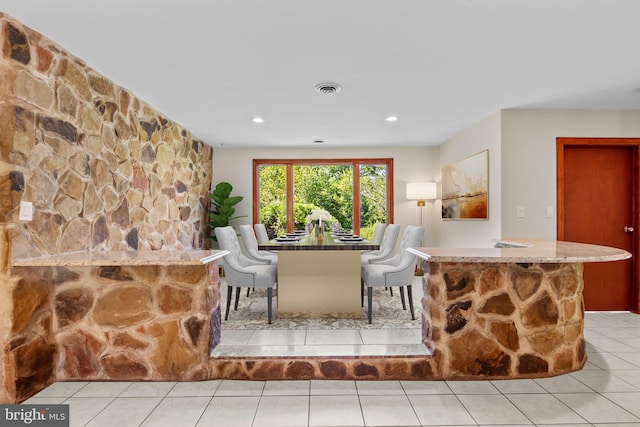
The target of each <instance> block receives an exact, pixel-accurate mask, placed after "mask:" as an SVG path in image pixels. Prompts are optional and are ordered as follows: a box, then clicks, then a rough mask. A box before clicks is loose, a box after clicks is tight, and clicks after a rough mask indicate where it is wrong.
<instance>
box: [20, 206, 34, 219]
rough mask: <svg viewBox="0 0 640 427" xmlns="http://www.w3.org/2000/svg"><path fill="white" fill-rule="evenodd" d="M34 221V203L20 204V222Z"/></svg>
mask: <svg viewBox="0 0 640 427" xmlns="http://www.w3.org/2000/svg"><path fill="white" fill-rule="evenodd" d="M32 219H33V203H31V202H20V213H19V214H18V220H20V221H31V220H32Z"/></svg>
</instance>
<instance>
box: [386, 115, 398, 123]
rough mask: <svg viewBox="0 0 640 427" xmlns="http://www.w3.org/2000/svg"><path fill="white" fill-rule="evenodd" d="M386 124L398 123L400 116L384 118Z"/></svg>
mask: <svg viewBox="0 0 640 427" xmlns="http://www.w3.org/2000/svg"><path fill="white" fill-rule="evenodd" d="M384 121H385V122H397V121H398V116H387V117H385V118H384Z"/></svg>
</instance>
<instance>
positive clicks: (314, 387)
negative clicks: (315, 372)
mask: <svg viewBox="0 0 640 427" xmlns="http://www.w3.org/2000/svg"><path fill="white" fill-rule="evenodd" d="M311 395H312V396H325V395H328V396H336V395H354V396H357V395H358V389H357V388H356V382H355V381H351V380H335V381H332V380H312V381H311Z"/></svg>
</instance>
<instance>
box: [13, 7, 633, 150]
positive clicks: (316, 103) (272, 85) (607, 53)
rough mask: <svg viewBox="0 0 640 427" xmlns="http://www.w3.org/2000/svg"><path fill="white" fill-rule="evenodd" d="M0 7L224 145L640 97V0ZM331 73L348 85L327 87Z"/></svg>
mask: <svg viewBox="0 0 640 427" xmlns="http://www.w3.org/2000/svg"><path fill="white" fill-rule="evenodd" d="M0 11H2V12H5V13H8V14H9V15H11V16H13V17H14V18H16V19H18V20H19V21H21V22H22V23H24V24H25V25H26V26H28V27H31V28H33V29H34V30H36V31H39V32H40V33H42V34H44V35H45V36H47V37H48V38H50V39H52V40H54V41H55V42H57V43H58V44H60V45H61V46H62V47H63V48H65V49H66V50H68V51H70V52H71V53H72V54H74V55H76V56H78V57H80V58H82V59H83V60H85V61H86V62H87V64H88V65H89V66H90V67H92V68H94V69H96V70H97V71H99V72H100V73H102V74H103V75H105V76H107V77H108V78H110V79H111V80H113V81H114V82H115V83H117V84H118V85H120V86H123V87H126V88H127V89H129V90H130V91H131V92H133V93H134V94H136V95H137V96H138V97H140V98H141V99H143V100H145V101H146V102H148V103H149V104H150V105H151V106H153V107H154V108H156V109H158V110H159V111H161V112H163V113H164V114H165V115H166V116H168V117H170V118H171V119H173V120H175V121H177V122H178V123H180V124H182V125H183V126H185V127H186V128H187V129H189V130H190V131H191V132H193V134H194V135H195V136H196V137H198V138H201V139H202V140H204V141H205V142H207V143H208V144H211V145H213V146H222V145H223V146H225V147H235V146H252V147H276V146H278V147H301V146H302V147H311V146H316V147H317V146H318V145H317V144H315V143H314V142H313V141H314V140H323V141H324V144H323V145H322V146H323V147H336V146H345V147H359V146H394V145H397V146H400V145H402V146H415V145H439V144H441V143H442V142H444V141H445V140H447V139H448V138H450V137H452V136H454V135H455V134H456V133H458V132H460V131H461V130H463V129H465V128H468V127H469V126H472V125H473V124H475V123H477V122H478V121H480V120H482V119H484V118H486V117H488V116H489V115H491V114H493V113H495V112H497V111H499V110H501V109H514V108H518V109H521V108H536V109H539V108H543V109H547V108H563V109H564V108H570V109H640V25H639V24H638V22H637V20H638V17H639V16H640V1H638V0H616V1H611V0H317V1H312V0H109V1H98V0H55V1H52V0H0ZM322 82H335V83H338V84H340V85H341V87H342V89H341V90H340V91H339V92H338V93H335V94H331V95H323V94H319V93H317V92H315V91H314V87H315V86H316V85H317V84H318V83H322ZM392 114H393V115H397V116H398V117H399V120H398V121H396V122H393V123H390V122H386V121H384V118H385V117H387V116H388V115H392ZM254 116H260V117H262V118H263V119H264V122H263V123H260V124H256V123H253V122H252V121H251V118H252V117H254Z"/></svg>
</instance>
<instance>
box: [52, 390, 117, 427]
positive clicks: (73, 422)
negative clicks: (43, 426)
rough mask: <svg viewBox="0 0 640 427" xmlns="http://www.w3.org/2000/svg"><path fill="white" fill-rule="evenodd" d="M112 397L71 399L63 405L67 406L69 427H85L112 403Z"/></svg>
mask: <svg viewBox="0 0 640 427" xmlns="http://www.w3.org/2000/svg"><path fill="white" fill-rule="evenodd" d="M114 399H115V398H114V397H72V398H70V399H67V400H66V401H65V402H64V403H66V404H68V405H69V427H80V426H84V425H86V424H87V423H88V422H89V421H91V420H92V419H93V418H94V417H95V416H96V415H98V414H99V413H100V412H102V411H103V410H104V409H105V408H106V407H107V406H109V405H110V404H111V402H113V400H114Z"/></svg>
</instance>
